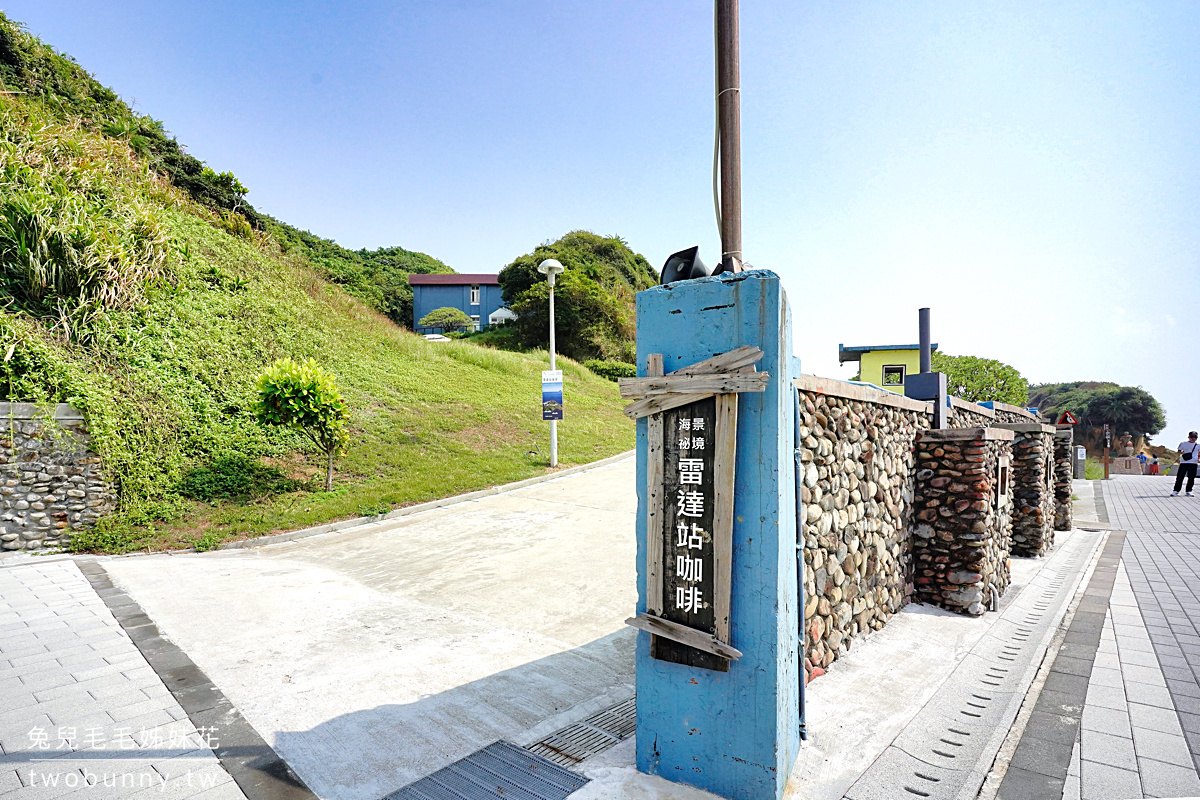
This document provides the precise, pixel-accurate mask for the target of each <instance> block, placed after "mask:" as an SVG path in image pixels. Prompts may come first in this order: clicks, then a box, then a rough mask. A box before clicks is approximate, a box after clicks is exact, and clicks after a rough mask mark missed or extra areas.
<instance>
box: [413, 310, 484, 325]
mask: <svg viewBox="0 0 1200 800" xmlns="http://www.w3.org/2000/svg"><path fill="white" fill-rule="evenodd" d="M417 324H418V325H420V326H421V327H422V328H440V329H442V330H443V331H460V330H466V329H468V328H470V327H472V325H473V324H474V323H473V322H472V320H471V318H470V317H468V316H467V314H466V312H465V311H463V310H462V309H458V308H450V307H449V306H443V307H442V308H435V309H434V310H433V311H430V312H429V313H428V314H426V315H425V316H423V317H421V321H420V322H418V323H417Z"/></svg>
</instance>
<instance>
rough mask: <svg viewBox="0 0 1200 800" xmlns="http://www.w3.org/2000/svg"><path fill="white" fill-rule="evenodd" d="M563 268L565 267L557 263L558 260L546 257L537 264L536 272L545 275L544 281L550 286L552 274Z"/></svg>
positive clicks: (552, 281) (552, 278)
mask: <svg viewBox="0 0 1200 800" xmlns="http://www.w3.org/2000/svg"><path fill="white" fill-rule="evenodd" d="M565 269H566V267H564V266H563V265H562V264H560V263H558V261H557V260H556V259H553V258H547V259H546V260H545V261H543V262H542V263H540V264H538V272H540V273H542V274H543V275H545V276H546V281H547V282H548V283H549V284H550V285H551V286H553V285H554V276H555V275H557V274H558V273H560V272H562V271H563V270H565Z"/></svg>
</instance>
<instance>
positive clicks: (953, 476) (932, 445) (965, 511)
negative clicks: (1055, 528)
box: [912, 428, 1013, 616]
mask: <svg viewBox="0 0 1200 800" xmlns="http://www.w3.org/2000/svg"><path fill="white" fill-rule="evenodd" d="M1012 440H1013V433H1012V431H1008V430H1004V429H1001V428H963V429H959V430H953V429H951V430H941V431H933V430H929V431H923V432H922V433H921V434H920V436H919V437H918V439H917V453H916V456H917V474H916V498H915V508H916V513H915V516H914V528H913V539H912V546H913V584H914V598H915V599H916V600H918V601H920V602H925V603H932V604H934V605H938V606H941V607H943V608H946V609H949V610H951V611H957V612H959V613H963V614H970V615H973V616H978V615H980V614H983V613H984V612H985V611H986V610H987V609H988V606H989V604H990V601H991V599H992V596H993V592H994V593H995V594H997V595H1000V594H1003V593H1004V592H1005V590H1007V589H1008V584H1009V564H1008V558H1009V551H1010V547H1011V543H1012V518H1011V516H1010V508H1011V491H1012V488H1011V477H1008V476H1005V475H1004V472H1005V471H1007V470H1009V469H1010V464H1011V458H1012ZM1006 484H1008V485H1006Z"/></svg>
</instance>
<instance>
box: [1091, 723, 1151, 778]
mask: <svg viewBox="0 0 1200 800" xmlns="http://www.w3.org/2000/svg"><path fill="white" fill-rule="evenodd" d="M1079 757H1080V759H1082V761H1083V771H1084V773H1086V772H1087V764H1088V762H1097V763H1100V764H1107V765H1108V766H1111V767H1119V768H1121V769H1128V770H1133V771H1135V772H1136V771H1137V754H1136V752H1135V751H1134V747H1133V740H1132V739H1126V738H1124V737H1122V736H1113V735H1111V734H1107V733H1098V732H1096V731H1090V730H1086V729H1085V730H1083V731H1082V732H1081V733H1080V739H1079Z"/></svg>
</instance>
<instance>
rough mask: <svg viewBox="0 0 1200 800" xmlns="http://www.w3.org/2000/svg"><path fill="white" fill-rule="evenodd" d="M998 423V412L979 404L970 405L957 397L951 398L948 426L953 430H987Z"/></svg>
mask: <svg viewBox="0 0 1200 800" xmlns="http://www.w3.org/2000/svg"><path fill="white" fill-rule="evenodd" d="M995 422H996V412H995V411H992V410H991V409H990V408H987V407H986V406H981V405H978V404H977V403H968V402H967V401H966V400H959V399H958V398H957V397H951V398H950V409H949V413H948V414H946V424H947V425H949V426H950V427H951V428H986V427H987V426H988V425H992V424H994V423H995Z"/></svg>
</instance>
